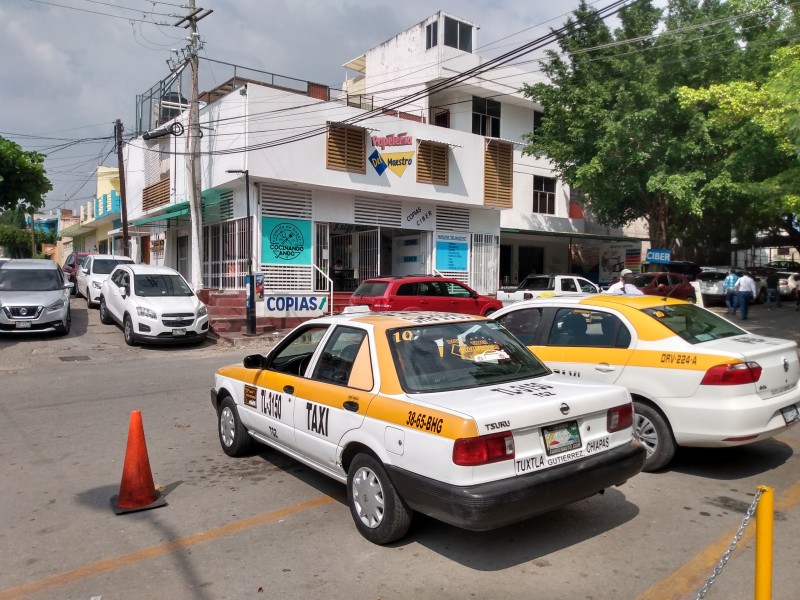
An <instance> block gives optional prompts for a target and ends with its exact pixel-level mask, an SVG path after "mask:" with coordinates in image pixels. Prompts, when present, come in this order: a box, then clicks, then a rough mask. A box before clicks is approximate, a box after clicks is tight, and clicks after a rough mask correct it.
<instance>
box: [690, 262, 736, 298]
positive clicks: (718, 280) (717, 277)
mask: <svg viewBox="0 0 800 600" xmlns="http://www.w3.org/2000/svg"><path fill="white" fill-rule="evenodd" d="M729 272H730V271H728V270H727V269H703V270H702V271H701V272H700V274H699V275H698V276H697V281H699V282H700V293H701V294H702V295H703V302H704V303H706V304H708V303H711V302H725V290H724V289H723V284H724V283H725V278H726V277H727V276H728V273H729Z"/></svg>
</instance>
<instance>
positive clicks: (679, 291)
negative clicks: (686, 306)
mask: <svg viewBox="0 0 800 600" xmlns="http://www.w3.org/2000/svg"><path fill="white" fill-rule="evenodd" d="M633 285H635V286H636V287H637V288H639V289H640V290H642V292H644V293H645V294H648V295H650V296H665V297H667V298H678V299H680V300H686V301H688V302H697V292H696V291H695V289H694V286H692V284H691V283H690V282H689V280H688V279H687V278H686V277H685V276H683V275H681V274H680V273H640V274H638V275H636V278H635V279H634V283H633Z"/></svg>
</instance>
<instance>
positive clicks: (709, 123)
mask: <svg viewBox="0 0 800 600" xmlns="http://www.w3.org/2000/svg"><path fill="white" fill-rule="evenodd" d="M769 65H770V67H771V70H770V71H769V72H768V73H767V76H766V78H765V81H764V82H763V83H761V84H759V83H758V82H756V81H734V82H731V83H727V84H718V85H711V86H708V87H704V88H699V89H692V88H681V89H679V90H678V99H679V101H680V102H681V104H682V106H684V107H685V108H687V109H695V110H697V111H698V112H699V113H700V115H701V116H702V118H703V119H704V120H705V125H706V127H707V128H708V131H709V134H710V135H711V136H713V137H715V138H718V139H726V140H728V141H729V158H728V160H727V161H726V165H725V167H727V168H726V169H723V170H722V171H721V173H720V177H719V181H720V183H719V185H720V187H721V188H724V189H725V190H726V192H727V193H728V194H729V195H730V196H731V197H734V196H741V197H746V198H748V199H750V200H751V201H752V202H751V207H750V210H749V211H748V212H747V214H743V215H742V217H741V218H738V219H735V220H734V228H735V229H736V233H737V237H738V238H739V239H740V240H741V241H745V242H748V241H753V240H754V239H755V237H756V235H757V234H759V233H761V232H764V231H770V230H776V231H777V232H782V233H784V234H786V235H788V237H789V240H790V242H789V243H790V244H791V245H792V246H794V247H795V248H797V249H798V250H800V223H798V214H800V108H798V105H797V101H796V99H797V97H798V93H800V46H790V47H785V48H780V49H778V50H777V51H775V52H774V53H773V54H772V56H771V57H770V61H769ZM743 175H746V176H743ZM723 177H724V179H723Z"/></svg>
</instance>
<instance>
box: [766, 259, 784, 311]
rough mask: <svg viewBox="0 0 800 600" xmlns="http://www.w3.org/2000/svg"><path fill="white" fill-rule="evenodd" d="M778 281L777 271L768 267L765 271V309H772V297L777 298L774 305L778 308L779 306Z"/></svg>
mask: <svg viewBox="0 0 800 600" xmlns="http://www.w3.org/2000/svg"><path fill="white" fill-rule="evenodd" d="M778 281H780V277H778V271H776V270H775V269H770V270H769V271H768V272H767V310H772V299H773V298H777V300H776V305H777V307H778V308H780V307H781V295H780V292H778Z"/></svg>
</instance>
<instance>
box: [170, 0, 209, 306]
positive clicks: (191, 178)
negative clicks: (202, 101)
mask: <svg viewBox="0 0 800 600" xmlns="http://www.w3.org/2000/svg"><path fill="white" fill-rule="evenodd" d="M188 8H189V14H188V15H187V16H185V17H184V18H183V19H181V20H180V21H178V22H177V23H175V26H176V27H177V26H179V25H180V26H183V27H184V28H188V29H189V47H188V53H189V59H188V61H189V66H190V67H191V72H192V98H191V100H190V104H189V126H188V127H187V128H186V151H187V157H186V181H187V185H188V192H189V193H188V196H189V217H190V221H191V223H190V227H191V235H190V236H189V237H190V244H191V255H190V261H191V265H192V287H193V288H194V290H195V291H197V290H199V289H202V287H203V265H202V263H201V262H200V257H201V250H202V244H203V200H202V197H201V195H200V165H199V162H200V157H199V156H198V154H199V147H200V106H199V100H198V95H199V92H198V81H197V79H198V65H199V58H198V56H197V53H198V52H199V50H200V41H199V35H198V33H197V22H198V21H199V20H200V19H202V18H204V17H207V16H208V15H210V14H211V13H212V12H213V11H210V10H205V11H204V10H203V9H198V8H196V7H195V0H189V6H188ZM184 23H186V24H184Z"/></svg>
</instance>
